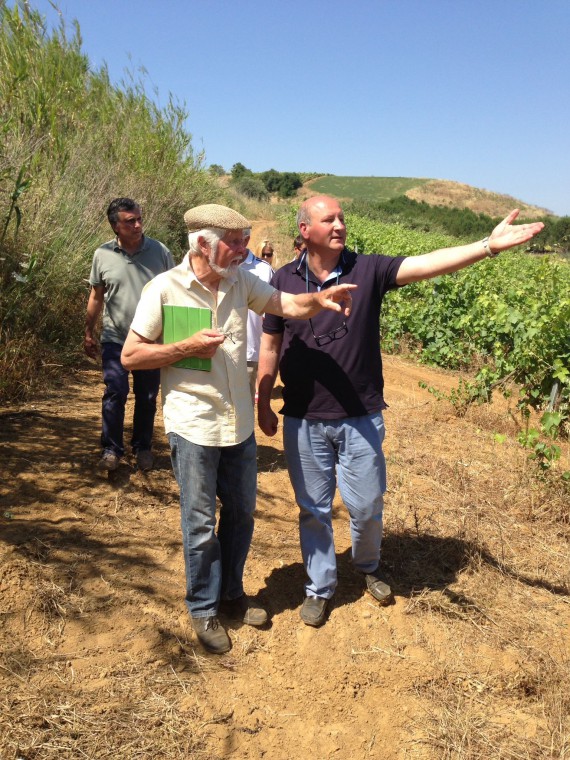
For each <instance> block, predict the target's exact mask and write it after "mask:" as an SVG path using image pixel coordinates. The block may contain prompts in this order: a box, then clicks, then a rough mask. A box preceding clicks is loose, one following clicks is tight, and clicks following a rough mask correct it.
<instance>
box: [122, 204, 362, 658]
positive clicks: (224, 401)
mask: <svg viewBox="0 0 570 760" xmlns="http://www.w3.org/2000/svg"><path fill="white" fill-rule="evenodd" d="M184 220H185V222H186V225H187V227H188V230H189V234H188V244H189V251H188V254H187V256H186V257H185V258H184V260H183V262H182V264H180V265H179V266H177V267H174V268H173V269H171V270H169V271H168V272H165V273H164V274H162V275H159V276H158V277H156V278H155V279H154V280H152V281H151V282H150V283H149V284H148V285H147V286H146V287H145V288H144V290H143V292H142V295H141V300H140V302H139V305H138V308H137V311H136V314H135V317H134V320H133V323H132V325H131V329H130V332H129V334H128V336H127V339H126V342H125V345H124V348H123V353H122V362H123V365H124V366H125V368H126V369H129V370H133V369H154V368H158V367H160V368H161V383H162V398H163V416H164V424H165V429H166V432H167V434H168V439H169V442H170V448H171V457H172V465H173V469H174V473H175V476H176V480H177V482H178V485H179V487H180V506H181V525H182V540H183V546H184V560H185V566H186V603H187V606H188V609H189V612H190V615H191V618H192V625H193V627H194V630H195V632H196V634H197V636H198V638H199V640H200V641H201V643H202V645H203V646H204V648H205V649H206V650H207V651H209V652H214V653H217V654H221V653H223V652H227V651H228V650H229V649H230V647H231V641H230V638H229V636H228V634H227V632H226V630H225V629H224V627H223V626H222V625H221V623H220V621H219V620H218V610H219V608H220V607H221V610H222V611H223V612H225V613H226V615H227V616H228V617H229V618H231V619H235V620H238V621H240V622H243V623H246V624H248V625H255V626H262V625H264V624H265V623H266V622H267V613H266V612H265V610H263V609H262V608H261V607H260V606H259V605H258V604H256V602H255V601H254V600H253V599H251V598H249V597H247V596H246V594H245V593H244V588H243V571H244V566H245V562H246V559H247V554H248V551H249V546H250V543H251V538H252V535H253V512H254V509H255V496H256V485H257V466H256V444H255V438H254V434H253V430H254V412H253V406H252V403H251V396H250V389H249V382H248V376H247V359H246V340H247V338H246V332H247V330H246V325H247V312H248V309H252V310H253V311H256V312H257V313H258V314H263V313H264V312H267V313H270V314H276V315H278V316H281V317H286V318H294V319H309V318H311V317H313V316H314V315H315V314H317V313H318V312H320V311H321V310H322V309H331V310H333V311H338V312H341V311H342V312H343V313H344V314H345V315H348V314H349V313H350V307H351V297H350V290H351V289H352V288H353V287H355V286H354V285H340V286H337V287H332V288H327V289H326V290H323V291H322V292H318V293H310V294H309V293H303V294H299V295H291V294H288V293H281V292H279V291H278V290H276V289H275V288H274V287H273V286H272V285H270V284H269V283H267V282H264V281H263V280H261V279H260V278H259V277H256V276H255V275H254V274H252V273H251V272H247V271H246V270H244V269H243V268H241V267H240V266H239V264H240V262H241V261H242V260H243V257H244V253H245V243H246V239H245V238H244V230H246V229H248V228H249V227H250V222H248V220H247V219H246V218H245V217H243V216H242V215H241V214H238V213H237V212H236V211H234V210H232V209H230V208H227V207H225V206H220V205H218V204H206V205H203V206H198V207H196V208H193V209H190V210H189V211H187V212H186V214H185V215H184ZM171 307H183V308H182V312H183V313H185V314H186V313H187V314H188V315H195V314H198V313H199V314H200V315H202V316H203V315H204V314H205V315H206V317H207V322H208V323H209V326H206V327H202V329H198V330H197V331H196V332H194V333H193V334H192V329H193V328H189V329H188V334H187V336H180V335H178V336H175V339H174V340H173V342H167V338H168V335H165V331H164V328H165V325H166V326H167V325H168V321H169V319H170V317H168V316H166V315H168V314H169V313H170V312H169V309H170V308H171ZM185 309H186V310H187V312H185V311H184V310H185ZM198 309H200V310H201V311H200V312H198V311H197V310H198ZM179 313H180V312H179ZM191 321H192V320H191V319H190V316H189V319H188V322H191ZM167 332H168V331H167ZM189 360H194V362H195V361H196V360H206V361H205V362H204V361H203V362H202V369H200V368H192V367H188V366H177V365H180V363H182V364H185V365H188V364H192V361H189ZM208 360H209V361H208ZM216 496H217V497H218V498H219V500H220V503H221V507H220V516H219V521H218V526H217V532H216V530H215V529H216Z"/></svg>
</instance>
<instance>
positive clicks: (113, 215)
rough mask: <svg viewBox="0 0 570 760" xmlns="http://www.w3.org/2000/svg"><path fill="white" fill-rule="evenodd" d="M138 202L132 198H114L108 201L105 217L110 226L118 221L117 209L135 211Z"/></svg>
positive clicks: (137, 207)
mask: <svg viewBox="0 0 570 760" xmlns="http://www.w3.org/2000/svg"><path fill="white" fill-rule="evenodd" d="M138 209H140V206H139V204H138V203H137V202H136V201H134V200H133V199H132V198H115V199H114V200H112V201H111V203H109V208H108V209H107V219H108V220H109V224H110V225H111V227H112V226H113V225H114V224H116V223H117V222H118V221H119V211H137V210H138Z"/></svg>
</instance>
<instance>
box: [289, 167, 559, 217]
mask: <svg viewBox="0 0 570 760" xmlns="http://www.w3.org/2000/svg"><path fill="white" fill-rule="evenodd" d="M317 193H328V194H330V195H334V196H335V197H337V198H341V199H343V200H351V201H353V200H368V201H377V202H382V201H386V200H389V199H390V198H395V197H397V196H400V195H405V196H406V197H408V198H410V199H412V200H415V201H418V202H421V201H424V202H425V203H428V204H429V205H430V206H446V207H451V208H459V209H469V210H470V211H473V212H474V213H476V214H487V215H488V216H491V217H503V216H506V215H507V214H508V213H509V211H511V210H512V209H513V208H519V209H520V210H521V216H522V217H524V218H526V219H534V218H541V217H544V216H554V214H553V213H552V211H549V210H548V209H545V208H540V207H539V206H533V205H531V204H528V203H525V202H524V201H521V200H519V199H517V198H513V197H511V196H510V195H501V194H500V193H493V192H491V191H489V190H483V189H481V188H477V187H472V186H471V185H466V184H464V183H461V182H453V181H451V180H443V179H419V178H414V177H408V178H406V177H337V176H334V175H327V176H323V177H317V178H316V179H312V180H310V181H309V182H307V183H305V185H304V187H303V191H302V195H303V196H305V197H309V196H311V195H315V194H317Z"/></svg>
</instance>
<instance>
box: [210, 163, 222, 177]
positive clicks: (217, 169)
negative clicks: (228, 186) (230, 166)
mask: <svg viewBox="0 0 570 760" xmlns="http://www.w3.org/2000/svg"><path fill="white" fill-rule="evenodd" d="M208 171H209V172H210V174H212V175H213V176H214V177H222V176H223V175H224V174H225V173H226V170H225V169H224V167H223V166H221V165H220V164H210V167H209V169H208Z"/></svg>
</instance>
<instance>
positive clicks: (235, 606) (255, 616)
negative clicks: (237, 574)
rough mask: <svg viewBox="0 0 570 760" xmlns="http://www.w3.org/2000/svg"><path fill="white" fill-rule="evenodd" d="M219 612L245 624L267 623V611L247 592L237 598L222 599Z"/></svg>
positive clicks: (257, 624) (258, 624)
mask: <svg viewBox="0 0 570 760" xmlns="http://www.w3.org/2000/svg"><path fill="white" fill-rule="evenodd" d="M220 612H222V613H223V614H224V615H227V616H228V617H229V618H231V619H232V620H239V621H240V623H245V624H246V625H255V626H260V625H265V623H267V612H266V611H265V610H264V609H263V607H260V605H259V604H258V603H257V602H256V601H254V600H253V599H250V598H249V596H247V594H242V595H241V596H238V598H237V599H222V601H221V602H220Z"/></svg>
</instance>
